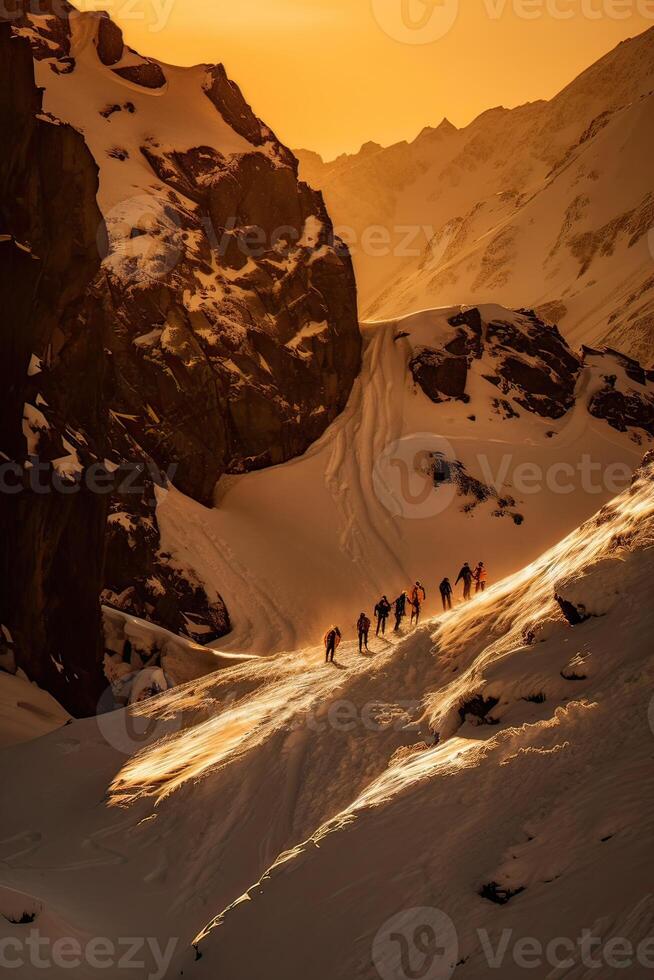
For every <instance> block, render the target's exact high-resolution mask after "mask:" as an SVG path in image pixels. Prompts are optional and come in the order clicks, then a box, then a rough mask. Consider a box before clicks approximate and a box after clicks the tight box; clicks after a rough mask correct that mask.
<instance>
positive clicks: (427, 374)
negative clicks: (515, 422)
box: [409, 308, 580, 419]
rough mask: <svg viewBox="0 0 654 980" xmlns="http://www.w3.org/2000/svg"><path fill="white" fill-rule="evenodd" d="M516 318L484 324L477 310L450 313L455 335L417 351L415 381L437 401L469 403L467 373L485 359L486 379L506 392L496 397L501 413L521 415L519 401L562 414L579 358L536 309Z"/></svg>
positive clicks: (553, 415) (412, 366)
mask: <svg viewBox="0 0 654 980" xmlns="http://www.w3.org/2000/svg"><path fill="white" fill-rule="evenodd" d="M515 317H516V318H515V320H513V321H509V320H490V321H489V322H485V321H484V320H483V318H482V315H481V312H480V310H479V309H477V308H473V309H469V310H464V311H462V312H461V313H457V314H456V315H455V316H452V317H450V319H449V320H448V323H449V325H450V327H452V334H451V336H449V337H448V338H447V339H446V340H445V341H444V343H443V345H442V346H441V347H439V348H435V347H422V348H419V349H418V350H417V351H416V353H415V355H414V357H413V359H412V360H411V363H410V365H409V366H410V369H411V372H412V374H413V377H414V380H415V381H416V383H417V384H419V385H420V387H421V388H422V390H423V391H424V392H425V394H426V395H427V397H428V398H430V399H431V401H433V402H442V401H448V400H450V399H454V400H458V401H462V402H469V401H470V397H469V394H468V393H467V392H466V387H467V382H468V373H469V370H470V367H471V364H472V362H473V360H481V359H482V358H483V362H484V369H485V371H486V373H485V374H484V377H485V379H486V381H488V382H490V383H491V384H492V385H494V386H495V387H497V388H498V390H499V392H500V393H501V395H502V396H504V397H498V398H497V399H496V407H497V412H498V414H500V415H503V416H504V417H505V418H512V417H518V416H519V414H520V413H519V412H518V411H517V408H516V407H513V405H515V406H520V407H521V408H523V409H525V410H526V411H529V412H532V413H534V414H537V415H541V416H543V417H545V418H552V419H557V418H561V416H563V415H565V413H566V412H567V411H568V410H569V409H570V408H571V407H572V405H573V404H574V393H575V386H576V382H577V377H578V374H579V368H580V363H579V360H578V359H577V358H576V357H575V355H574V354H573V353H572V351H571V350H570V349H569V347H568V345H567V344H566V342H565V340H564V339H563V337H562V336H561V334H560V333H559V331H558V330H557V328H556V327H552V326H548V325H547V324H545V323H544V322H543V321H542V320H540V319H539V318H538V317H537V316H536V314H535V313H533V311H531V310H520V311H518V313H517V314H516V315H515ZM512 403H513V405H512Z"/></svg>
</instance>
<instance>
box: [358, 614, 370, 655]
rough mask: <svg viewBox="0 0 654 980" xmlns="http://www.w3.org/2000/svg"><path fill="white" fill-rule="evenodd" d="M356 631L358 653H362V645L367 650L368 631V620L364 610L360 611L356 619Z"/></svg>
mask: <svg viewBox="0 0 654 980" xmlns="http://www.w3.org/2000/svg"><path fill="white" fill-rule="evenodd" d="M357 633H358V634H359V653H363V648H364V646H365V648H366V650H368V634H369V633H370V620H369V619H368V617H367V616H366V614H365V613H364V612H362V613H361V615H360V616H359V619H358V621H357Z"/></svg>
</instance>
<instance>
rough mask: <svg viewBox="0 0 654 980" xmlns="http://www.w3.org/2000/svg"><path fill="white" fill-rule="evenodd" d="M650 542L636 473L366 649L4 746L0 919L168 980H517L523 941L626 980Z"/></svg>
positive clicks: (642, 785)
mask: <svg viewBox="0 0 654 980" xmlns="http://www.w3.org/2000/svg"><path fill="white" fill-rule="evenodd" d="M653 542H654V459H653V458H652V456H651V455H650V456H649V457H648V458H647V459H646V461H645V463H644V465H643V467H642V468H641V470H640V471H639V472H638V474H637V476H636V478H635V480H634V483H633V486H632V487H630V488H629V489H628V490H627V491H625V492H624V493H623V494H622V495H620V496H619V497H618V498H616V499H615V500H614V501H613V502H611V503H610V504H608V505H606V506H604V507H603V508H602V509H601V510H600V511H599V513H598V514H597V515H596V516H595V517H593V518H591V519H590V520H589V521H587V522H586V523H585V524H583V525H582V526H581V527H580V528H579V529H578V530H576V531H573V532H572V533H571V534H570V535H569V536H568V537H567V538H565V539H564V540H563V541H562V542H561V544H559V545H557V546H555V547H554V548H552V549H551V550H550V551H548V552H547V553H546V554H544V555H543V556H542V557H541V558H539V559H537V560H536V561H534V562H533V563H532V564H531V565H529V566H528V567H527V568H525V569H524V570H523V571H521V572H519V573H518V574H516V575H513V576H511V577H509V578H507V579H505V580H504V581H502V582H500V583H498V584H497V585H495V586H493V587H492V588H491V589H490V590H489V591H487V592H486V593H485V594H484V595H482V596H480V597H478V598H477V599H475V601H474V602H473V603H471V604H470V605H467V606H465V607H460V608H457V609H455V610H454V611H453V612H452V613H450V614H448V615H446V616H444V617H442V618H439V619H436V620H431V621H430V622H428V623H426V624H425V625H423V626H422V627H420V628H419V629H418V630H416V631H415V632H413V633H411V634H409V635H406V636H403V637H401V638H400V639H399V640H397V641H391V642H388V643H385V644H384V645H383V646H382V648H381V649H379V650H378V652H377V653H376V654H374V655H371V656H364V657H359V656H358V653H357V652H356V651H355V650H354V648H353V644H351V643H345V644H344V645H343V646H342V647H341V648H340V649H339V652H338V657H337V659H338V661H339V663H338V664H337V665H336V666H335V667H334V668H326V667H325V666H324V664H323V662H322V660H323V653H322V650H321V649H320V648H310V649H305V650H300V651H298V652H296V653H294V654H289V655H286V656H281V657H276V658H274V659H272V660H257V661H253V662H251V663H249V664H245V665H239V666H237V667H235V668H234V669H233V670H230V671H228V672H225V671H222V672H220V673H218V674H215V675H213V676H211V677H208V678H206V679H204V680H202V681H199V682H193V683H191V684H189V685H186V686H185V687H182V688H179V689H178V690H176V691H171V692H168V693H167V694H164V695H162V696H161V697H159V698H157V699H154V700H152V701H149V702H146V703H144V704H142V705H139V706H137V707H135V708H132V709H129V711H127V712H118V713H116V714H113V715H110V716H105V717H104V718H102V719H95V720H89V721H85V722H76V723H74V724H73V725H70V726H69V727H67V728H66V729H63V730H61V731H59V732H56V733H53V734H52V735H49V736H47V737H46V738H44V739H42V740H40V741H39V742H32V743H28V744H25V745H22V746H18V747H17V748H15V749H13V750H11V754H8V753H7V752H6V751H5V752H4V753H2V755H0V765H2V770H3V772H4V774H5V777H4V783H5V787H4V788H5V792H4V793H3V800H2V804H0V806H1V809H2V812H1V817H2V826H3V828H4V831H3V833H4V838H3V840H2V841H1V842H0V848H1V855H2V861H3V868H4V877H3V882H4V885H5V891H4V892H3V893H2V894H1V895H0V912H1V913H3V914H4V915H5V918H7V917H8V909H9V908H10V907H11V908H13V907H14V906H15V905H16V904H17V902H20V901H22V902H23V904H25V905H26V907H27V905H28V904H29V907H30V908H32V907H35V908H36V910H37V912H36V919H35V921H37V922H40V925H41V931H42V933H44V934H45V935H47V936H48V937H50V939H55V938H57V937H61V936H70V935H75V936H78V937H80V941H83V940H84V937H89V936H95V935H102V936H108V937H111V942H113V943H114V945H115V946H116V947H117V946H118V944H119V942H120V937H121V936H126V935H129V936H135V935H142V936H149V937H151V946H150V947H148V948H149V949H150V950H152V948H154V945H155V937H156V949H157V950H166V951H168V953H169V957H168V959H167V960H166V965H165V968H164V973H163V974H160V975H165V976H167V977H176V976H182V975H183V976H184V977H189V976H190V977H195V976H197V977H205V976H207V977H209V976H210V977H215V976H217V975H221V976H228V977H232V978H234V980H259V978H261V980H263V978H264V977H270V970H271V963H276V964H278V965H279V971H280V973H283V975H284V976H285V977H287V978H291V980H295V978H297V980H300V978H303V980H305V978H306V977H307V976H310V977H312V978H317V980H323V978H324V980H334V978H336V977H344V978H345V977H347V978H359V977H360V978H362V980H363V978H365V980H370V978H372V977H376V976H380V977H381V978H382V980H395V978H397V977H401V976H403V975H411V974H410V973H406V972H405V974H403V973H402V972H400V969H401V968H402V969H403V967H402V962H404V963H405V965H406V964H409V966H410V967H411V969H412V970H413V971H415V974H414V975H418V976H421V975H422V976H428V977H430V978H446V977H448V978H449V977H450V976H452V975H456V976H457V977H461V978H464V980H465V978H470V980H473V978H478V977H480V976H484V975H486V972H487V971H488V970H490V969H491V968H492V966H493V963H495V965H496V967H497V966H498V965H499V966H500V967H501V976H502V977H509V978H513V977H518V976H522V975H523V971H524V965H523V959H524V956H525V955H526V952H525V949H526V947H525V942H527V941H531V945H530V946H529V950H530V951H531V956H532V961H535V960H534V957H535V959H536V960H537V959H538V956H539V955H540V960H539V962H540V964H541V966H542V969H541V972H540V973H539V975H541V976H551V977H561V976H565V977H568V978H572V977H574V978H582V977H584V978H585V977H587V976H602V978H603V977H610V976H613V975H614V974H613V972H612V970H613V966H612V964H613V963H614V961H615V960H616V958H617V957H618V954H619V955H620V956H622V959H623V961H624V960H625V958H628V957H627V953H625V952H624V951H625V949H631V950H632V953H631V961H632V963H633V964H635V967H634V968H635V969H636V972H635V973H634V974H633V975H638V976H639V977H640V976H642V975H643V973H642V969H644V968H646V967H647V962H648V963H649V965H650V966H651V942H650V945H649V947H648V946H646V944H645V940H646V939H647V937H648V936H649V935H650V933H651V930H652V927H653V926H654V901H653V900H652V898H651V847H650V840H651V833H652V830H653V829H654V828H653V826H652V824H653V823H654V817H653V816H652V814H653V813H654V809H653V806H652V804H653V803H654V780H653V779H652V758H653V756H654V734H653V733H652V729H651V727H650V721H651V718H652V710H651V704H650V701H651V691H652V679H653V677H652V675H653V673H654V668H653V667H652V664H651V657H650V640H649V635H650V631H651V628H652V625H653V623H652V619H653V618H654V610H653V609H652V605H651V601H650V597H651V579H652V571H653V569H652V559H653V551H652V545H653ZM557 597H558V599H557ZM561 603H566V604H569V606H571V607H574V608H575V609H576V610H577V611H578V613H579V618H580V619H583V622H581V623H580V624H579V625H577V626H574V627H572V626H570V624H569V622H568V620H567V619H566V618H565V616H564V615H563V613H562V611H561ZM144 725H146V726H147V731H146V732H145V734H144V735H143V736H142V738H143V739H144V741H139V737H138V733H139V732H142V731H143V728H142V726H144ZM126 755H127V757H126ZM44 793H46V794H47V798H48V804H49V805H48V812H47V814H46V813H45V812H44V810H43V808H42V807H41V806H40V805H39V801H40V800H41V799H42V798H43V794H44ZM618 870H619V872H620V873H619V874H617V871H618ZM19 893H20V896H22V898H21V899H20V900H19V899H17V897H16V896H17V895H18V894H19ZM3 896H4V897H3ZM3 902H4V903H5V905H6V906H7V909H5V908H4V907H3V905H2V903H3ZM9 917H11V916H9ZM1 928H2V930H3V934H4V935H10V936H13V937H15V938H17V939H18V940H19V941H20V938H21V937H24V936H25V930H26V928H27V927H26V926H18V925H12V924H10V923H8V922H6V921H5V920H2V927H1ZM72 930H74V931H72ZM425 930H427V933H428V934H429V935H431V936H432V939H433V940H434V942H433V943H431V944H427V945H428V947H429V948H426V947H425V943H424V942H422V941H420V942H419V941H418V940H419V939H420V936H421V935H422V934H423V933H424V931H425ZM429 930H431V932H430V931H429ZM587 931H590V932H591V933H592V936H595V937H599V939H598V943H596V944H595V945H594V946H593V948H592V957H593V960H594V962H595V963H596V964H597V963H599V964H600V966H601V967H603V972H600V970H599V969H598V970H595V968H594V967H588V966H587V965H586V964H587V963H588V962H589V961H588V950H587V949H585V947H584V945H583V942H584V940H583V937H584V935H586V932H587ZM427 933H425V934H427ZM335 937H337V939H338V941H337V942H335ZM416 937H418V939H416ZM507 937H508V938H507ZM423 938H424V936H423ZM553 941H556V943H555V945H554V946H553V945H552V943H553ZM618 941H621V943H622V945H621V946H619V947H618V945H616V943H617V942H618ZM430 950H431V952H430ZM534 950H536V952H535V953H534ZM538 950H540V954H539V953H538ZM402 956H404V957H405V959H404V961H402V959H401V958H402ZM648 956H649V960H648V961H647V962H646V959H647V957H648ZM428 957H431V959H430V961H429V963H428V962H427V959H428ZM553 958H554V965H552V962H553ZM426 964H427V966H426V968H425V965H426ZM562 964H563V965H562ZM643 964H645V966H643ZM641 968H642V969H641ZM638 969H641V972H638ZM30 970H31V971H32V972H30ZM421 970H422V971H423V972H422V973H421V972H420V971H421ZM591 970H592V972H591ZM92 972H93V971H91V970H86V972H85V969H84V964H82V967H81V968H80V969H79V970H78V972H77V975H79V976H81V977H90V976H91V975H92ZM147 972H149V973H150V975H155V969H154V966H152V967H151V968H150V967H148V969H147V970H146V973H147ZM15 975H16V976H18V977H28V976H29V977H31V976H33V968H32V967H30V965H29V963H28V964H27V965H26V966H25V967H24V968H21V969H18V970H16V973H15ZM51 975H52V976H62V977H63V976H67V975H69V974H68V972H67V971H65V970H57V969H54V970H53V971H52V973H51ZM121 975H123V974H122V972H121ZM124 975H125V976H126V977H130V976H132V975H134V976H143V970H141V971H140V973H139V972H138V971H132V972H131V973H130V971H129V970H126V972H125V973H124ZM491 975H494V974H491ZM616 975H617V974H616Z"/></svg>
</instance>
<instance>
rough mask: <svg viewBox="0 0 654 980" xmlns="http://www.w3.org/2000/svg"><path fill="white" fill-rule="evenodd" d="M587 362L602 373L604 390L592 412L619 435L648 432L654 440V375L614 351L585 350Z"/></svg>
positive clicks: (598, 393)
mask: <svg viewBox="0 0 654 980" xmlns="http://www.w3.org/2000/svg"><path fill="white" fill-rule="evenodd" d="M583 357H584V361H585V362H586V363H588V364H590V365H592V366H594V367H595V369H596V370H597V371H598V372H600V371H601V372H603V373H601V380H602V387H601V388H600V389H599V390H598V391H596V392H595V393H594V394H593V396H592V398H591V401H590V405H589V411H590V413H591V415H594V416H595V417H596V418H599V419H604V420H605V421H606V422H608V423H609V425H610V426H612V428H614V429H617V430H618V432H627V431H628V430H629V429H644V431H645V432H648V433H649V434H650V435H651V436H654V371H648V370H646V369H645V368H643V367H641V365H640V364H639V363H638V361H634V360H633V359H632V358H631V357H627V356H626V355H624V354H620V353H619V352H618V351H614V350H611V349H610V348H608V349H605V350H603V351H596V350H593V349H592V348H589V347H585V348H584V350H583Z"/></svg>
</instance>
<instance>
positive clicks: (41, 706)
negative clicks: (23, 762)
mask: <svg viewBox="0 0 654 980" xmlns="http://www.w3.org/2000/svg"><path fill="white" fill-rule="evenodd" d="M69 718H70V715H69V714H68V713H67V712H66V711H64V709H63V708H62V707H61V705H59V704H58V703H57V702H56V701H55V699H54V698H53V697H51V696H50V695H49V694H47V693H46V692H45V691H42V690H41V689H40V688H39V687H37V686H36V684H32V683H30V681H29V680H28V679H27V677H26V676H25V674H23V673H22V672H21V671H19V672H17V673H16V674H10V673H7V672H5V671H0V746H1V747H2V748H6V747H8V746H10V745H18V744H19V743H20V742H29V741H32V739H35V738H40V737H41V736H42V735H47V734H48V733H49V732H53V731H55V730H56V729H58V728H62V727H63V726H64V725H65V724H66V722H67V721H68V720H69Z"/></svg>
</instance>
